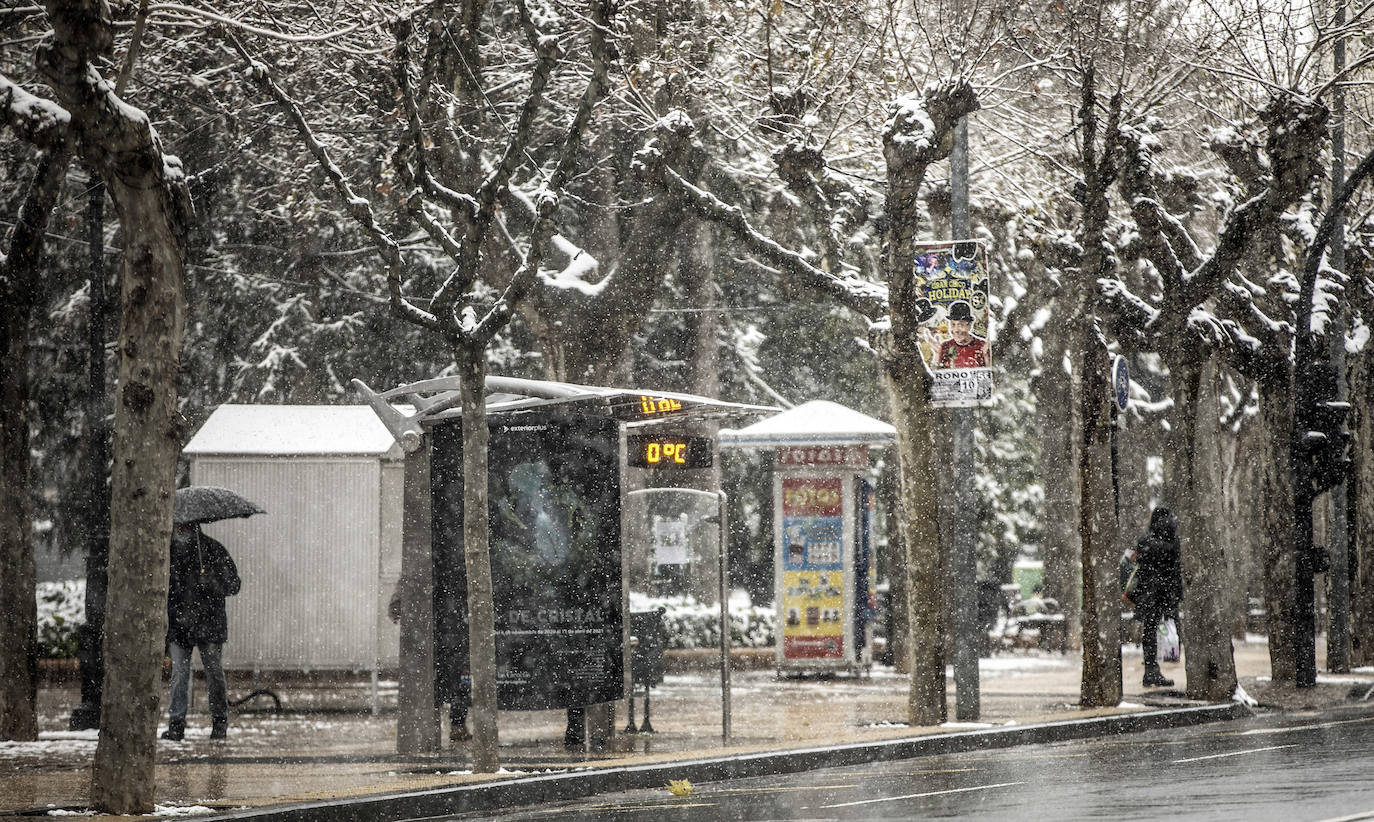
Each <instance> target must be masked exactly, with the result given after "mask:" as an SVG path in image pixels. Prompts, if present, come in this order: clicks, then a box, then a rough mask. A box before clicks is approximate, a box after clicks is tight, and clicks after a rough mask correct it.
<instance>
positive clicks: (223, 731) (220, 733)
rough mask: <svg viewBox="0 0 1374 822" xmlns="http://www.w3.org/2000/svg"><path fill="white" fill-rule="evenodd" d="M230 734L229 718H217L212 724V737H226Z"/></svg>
mask: <svg viewBox="0 0 1374 822" xmlns="http://www.w3.org/2000/svg"><path fill="white" fill-rule="evenodd" d="M228 736H229V720H227V719H216V720H215V721H214V724H212V725H211V726H210V738H211V739H224V738H226V737H228Z"/></svg>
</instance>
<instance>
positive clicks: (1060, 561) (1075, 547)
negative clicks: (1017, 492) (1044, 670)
mask: <svg viewBox="0 0 1374 822" xmlns="http://www.w3.org/2000/svg"><path fill="white" fill-rule="evenodd" d="M1045 331H1046V333H1045V334H1044V336H1043V337H1042V339H1043V340H1044V342H1045V349H1046V350H1045V356H1044V358H1043V359H1042V360H1041V363H1040V374H1039V375H1038V376H1036V377H1034V378H1032V379H1033V384H1034V391H1035V402H1036V407H1037V409H1038V413H1037V415H1036V416H1037V419H1036V434H1037V435H1038V437H1039V439H1040V482H1041V485H1042V486H1043V487H1044V489H1045V520H1044V522H1045V537H1044V549H1043V554H1042V555H1041V560H1042V561H1043V563H1044V581H1043V587H1044V590H1043V593H1044V595H1045V596H1047V597H1052V598H1054V599H1055V600H1057V601H1058V602H1059V607H1060V609H1061V611H1062V612H1063V614H1064V621H1065V628H1066V629H1067V632H1068V642H1069V646H1070V647H1079V646H1080V643H1081V641H1082V634H1083V617H1082V613H1083V612H1082V608H1081V607H1080V585H1079V581H1080V579H1081V576H1080V567H1079V558H1080V551H1081V544H1080V542H1079V538H1078V493H1079V490H1078V471H1077V470H1075V466H1077V465H1078V451H1079V439H1078V432H1079V428H1080V424H1079V408H1078V404H1077V403H1075V402H1074V401H1073V397H1076V396H1078V392H1079V391H1080V390H1081V389H1080V388H1079V387H1078V386H1077V383H1078V375H1077V374H1075V373H1071V372H1069V371H1066V370H1065V368H1064V365H1063V363H1064V353H1065V351H1064V335H1063V332H1062V331H1061V332H1050V329H1048V328H1047V329H1045ZM1074 370H1075V371H1076V370H1077V369H1074Z"/></svg>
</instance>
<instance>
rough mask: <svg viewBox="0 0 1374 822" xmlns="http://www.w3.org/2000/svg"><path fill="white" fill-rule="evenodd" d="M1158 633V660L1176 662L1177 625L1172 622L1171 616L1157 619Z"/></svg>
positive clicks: (1177, 649) (1177, 652) (1177, 648)
mask: <svg viewBox="0 0 1374 822" xmlns="http://www.w3.org/2000/svg"><path fill="white" fill-rule="evenodd" d="M1158 634H1159V642H1158V643H1157V644H1158V646H1159V661H1160V662H1178V654H1179V647H1178V626H1177V625H1175V624H1174V620H1173V617H1169V618H1168V619H1161V620H1160V621H1159V628H1158Z"/></svg>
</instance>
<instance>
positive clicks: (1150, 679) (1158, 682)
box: [1141, 671, 1174, 688]
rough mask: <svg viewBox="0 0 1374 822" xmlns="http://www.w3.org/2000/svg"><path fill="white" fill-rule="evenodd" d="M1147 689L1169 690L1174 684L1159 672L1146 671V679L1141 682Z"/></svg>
mask: <svg viewBox="0 0 1374 822" xmlns="http://www.w3.org/2000/svg"><path fill="white" fill-rule="evenodd" d="M1141 684H1142V685H1144V686H1145V687H1146V688H1168V687H1169V686H1171V685H1173V684H1174V681H1173V680H1172V679H1167V678H1165V676H1164V674H1161V673H1160V672H1159V671H1146V672H1145V679H1144V680H1143V681H1142V682H1141Z"/></svg>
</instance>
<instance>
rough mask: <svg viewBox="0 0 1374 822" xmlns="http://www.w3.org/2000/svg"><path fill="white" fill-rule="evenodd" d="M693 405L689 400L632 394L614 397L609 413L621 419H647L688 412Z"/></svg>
mask: <svg viewBox="0 0 1374 822" xmlns="http://www.w3.org/2000/svg"><path fill="white" fill-rule="evenodd" d="M695 406H696V404H695V403H693V402H692V401H691V400H681V399H674V398H673V397H663V396H654V395H653V394H634V395H628V396H622V397H618V398H616V401H615V402H614V404H612V406H611V413H612V414H614V415H615V417H616V418H617V419H622V420H649V419H661V418H663V417H676V416H681V415H684V414H688V413H690V412H691V411H692V409H693V408H694V407H695Z"/></svg>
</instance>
